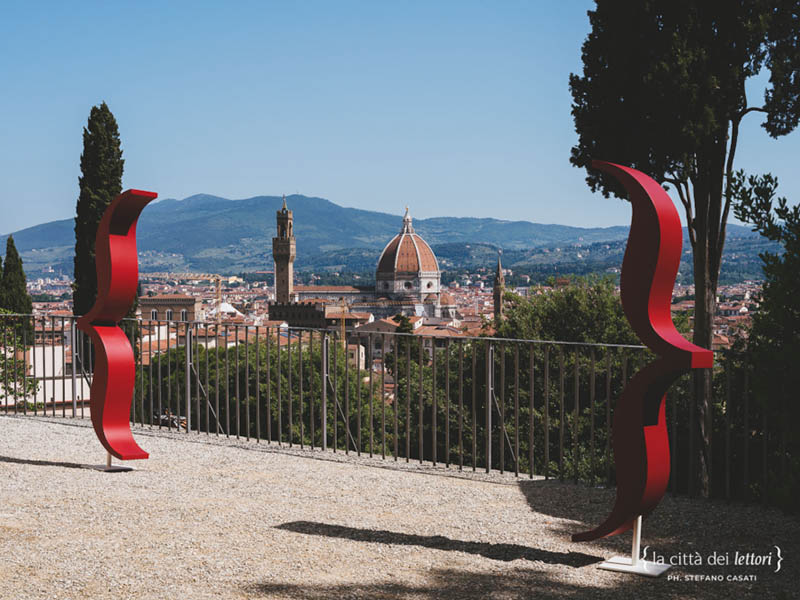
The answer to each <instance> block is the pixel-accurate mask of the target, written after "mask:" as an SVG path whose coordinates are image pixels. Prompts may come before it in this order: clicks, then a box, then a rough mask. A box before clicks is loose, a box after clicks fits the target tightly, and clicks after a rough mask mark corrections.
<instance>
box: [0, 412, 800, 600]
mask: <svg viewBox="0 0 800 600" xmlns="http://www.w3.org/2000/svg"><path fill="white" fill-rule="evenodd" d="M134 433H135V435H136V437H137V439H138V440H139V441H140V443H141V445H142V447H143V448H145V449H146V450H148V451H149V452H150V453H151V458H150V459H149V460H147V461H143V462H141V463H138V464H137V466H138V467H139V469H140V470H137V471H134V472H130V473H116V474H111V473H101V472H97V471H92V470H88V469H82V468H79V467H80V465H81V464H82V463H88V462H97V463H100V462H102V461H103V458H104V455H103V454H102V452H101V450H102V449H101V447H100V446H99V444H98V442H97V440H96V438H95V436H94V432H93V431H92V429H91V427H90V426H89V423H88V422H87V421H80V420H73V419H60V418H59V419H53V418H49V419H42V418H38V419H36V418H31V417H0V482H2V483H0V557H1V558H0V565H2V567H1V568H2V574H1V575H0V598H8V599H13V600H17V599H25V598H47V599H51V598H115V599H118V598H137V599H150V598H159V599H161V598H171V599H183V598H297V599H300V598H302V599H311V600H328V599H331V600H332V599H339V598H420V599H426V600H429V599H438V598H445V599H449V598H453V599H462V598H730V597H732V596H736V597H737V600H738V599H739V598H748V597H763V598H781V597H784V598H791V597H796V596H794V595H793V594H794V593H795V592H796V584H797V581H799V580H800V573H799V572H798V571H799V569H798V566H799V565H800V560H799V559H798V557H799V556H800V543H798V541H797V540H798V536H800V525H798V522H797V521H796V520H793V519H790V518H788V517H786V516H785V515H783V514H782V513H781V512H779V511H775V510H764V509H761V508H760V507H756V506H744V505H728V504H726V503H723V502H704V501H699V500H689V499H685V498H671V497H667V498H665V499H664V501H663V502H662V503H661V505H660V506H659V508H658V509H657V511H656V513H655V514H654V515H653V517H652V518H651V519H649V520H648V521H646V522H645V526H644V541H643V545H649V546H650V551H651V552H652V550H653V549H655V550H656V551H658V552H659V553H661V554H663V555H667V556H669V555H672V554H677V553H691V554H692V555H694V553H695V552H697V553H699V555H700V556H702V557H703V558H704V560H705V559H707V557H708V556H709V555H710V554H711V553H712V552H714V551H717V552H720V553H723V554H724V553H726V552H727V553H729V554H730V555H731V557H732V556H733V553H734V552H736V551H739V552H740V553H744V552H757V553H769V552H770V551H772V553H773V558H772V560H773V561H776V559H777V557H776V556H775V553H776V551H775V548H774V546H775V545H778V546H780V548H781V551H782V555H783V557H784V561H783V563H782V566H781V570H780V572H778V573H774V572H773V571H774V570H775V563H774V562H773V565H772V567H766V568H765V567H744V566H728V567H709V566H705V565H704V566H702V567H701V566H687V567H679V568H676V569H673V570H672V571H671V573H673V574H674V575H677V576H680V577H681V578H683V577H685V576H686V575H701V574H703V575H720V574H721V575H722V576H723V579H724V578H725V577H726V576H728V575H747V574H754V575H756V576H757V577H758V579H757V580H756V581H755V582H726V581H722V582H716V581H713V582H710V581H705V582H697V581H683V580H681V581H669V580H667V579H666V577H662V578H661V579H658V580H649V579H643V578H636V577H633V576H626V575H621V574H615V573H609V572H605V571H601V570H598V569H597V568H596V567H595V566H594V563H596V562H598V561H600V560H601V559H603V558H605V557H608V556H611V555H613V554H615V553H625V552H627V551H629V544H630V536H628V535H626V536H618V537H617V538H613V539H611V540H606V541H602V542H599V543H591V544H573V543H571V542H570V541H569V536H570V534H571V533H573V532H575V531H579V530H582V529H584V528H586V527H588V526H591V525H594V524H596V523H597V522H599V521H600V520H601V519H602V518H603V517H604V516H605V514H606V512H607V510H608V509H609V508H610V505H611V502H612V500H613V490H604V489H591V488H588V487H586V486H583V485H572V484H567V483H565V484H561V483H558V482H553V481H528V480H524V479H520V480H516V479H515V478H513V477H509V476H500V475H494V476H492V477H490V478H488V479H487V478H485V477H481V476H476V477H473V476H470V475H467V476H462V477H457V476H449V475H447V474H442V472H441V470H437V471H433V470H432V469H430V468H427V469H425V468H423V469H422V470H419V469H418V468H417V467H413V466H408V467H406V466H404V468H396V467H394V466H392V465H391V464H389V465H384V464H383V463H382V462H381V461H380V459H372V460H371V461H370V460H369V459H363V458H362V459H360V460H359V459H356V458H353V457H351V458H344V457H341V456H339V455H337V456H336V457H335V458H334V457H333V455H332V454H330V453H328V454H323V453H321V452H320V451H315V452H314V453H311V452H310V451H308V450H306V451H302V452H301V451H297V450H288V449H278V448H276V447H275V445H274V444H273V445H271V446H267V445H266V444H264V443H263V442H262V443H261V444H258V445H257V444H255V443H254V442H237V441H235V440H226V439H224V438H221V439H217V438H214V437H209V436H205V435H200V436H196V435H188V436H187V435H186V434H174V433H173V434H169V433H166V432H158V431H150V430H148V429H141V428H137V429H136V430H135V431H134ZM387 462H390V461H387ZM387 466H388V467H390V468H376V467H387Z"/></svg>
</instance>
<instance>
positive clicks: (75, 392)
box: [69, 319, 78, 419]
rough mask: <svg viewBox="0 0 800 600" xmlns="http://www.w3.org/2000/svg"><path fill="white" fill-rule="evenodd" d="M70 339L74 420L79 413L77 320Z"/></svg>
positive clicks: (73, 324)
mask: <svg viewBox="0 0 800 600" xmlns="http://www.w3.org/2000/svg"><path fill="white" fill-rule="evenodd" d="M69 337H70V344H71V346H72V349H71V352H72V418H73V419H74V418H75V415H76V413H77V412H78V374H77V372H76V369H77V368H78V352H77V345H78V335H77V332H76V327H75V319H72V321H71V323H70V327H69Z"/></svg>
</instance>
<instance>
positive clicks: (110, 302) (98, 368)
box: [77, 190, 158, 460]
mask: <svg viewBox="0 0 800 600" xmlns="http://www.w3.org/2000/svg"><path fill="white" fill-rule="evenodd" d="M157 196H158V194H155V193H153V192H144V191H141V190H127V191H125V192H123V193H122V194H120V195H119V196H117V197H116V198H114V200H113V201H112V202H111V204H110V205H109V206H108V208H106V211H105V213H103V218H102V219H101V221H100V225H99V227H98V228H97V238H96V242H95V255H96V267H97V300H95V303H94V306H93V307H92V309H91V310H90V311H89V312H88V313H87V314H86V315H84V316H83V317H81V318H80V319H79V320H78V323H77V325H78V328H79V329H80V330H81V331H83V332H84V333H86V334H88V335H89V337H90V338H91V340H92V345H93V346H94V349H95V364H94V378H93V379H92V387H91V400H90V405H91V410H92V425H93V426H94V430H95V433H96V434H97V437H98V438H99V439H100V443H101V444H103V447H104V448H105V449H106V450H108V452H109V454H111V455H113V456H116V457H117V458H119V459H121V460H130V459H136V458H147V457H148V456H149V455H148V454H147V452H145V451H144V450H142V449H141V448H140V447H139V445H138V444H137V443H136V442H135V441H134V439H133V435H132V434H131V427H130V410H131V400H132V398H133V386H134V382H135V377H136V366H135V363H134V356H133V349H132V348H131V344H130V342H129V341H128V338H127V337H126V335H125V333H124V332H123V331H122V329H121V328H120V327H119V325H118V323H119V321H120V320H121V319H122V318H123V317H124V316H125V315H126V314H127V312H128V310H129V309H130V307H131V304H133V301H134V299H135V297H136V287H137V285H138V282H139V259H138V256H137V254H136V221H137V220H138V219H139V215H140V214H141V212H142V209H144V207H145V206H147V204H148V203H149V202H151V201H152V200H154V199H155V198H156V197H157Z"/></svg>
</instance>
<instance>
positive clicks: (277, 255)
mask: <svg viewBox="0 0 800 600" xmlns="http://www.w3.org/2000/svg"><path fill="white" fill-rule="evenodd" d="M293 221H294V218H293V216H292V211H290V210H289V209H287V208H286V195H284V196H283V208H281V209H280V210H279V211H278V213H277V222H278V235H277V237H274V238H272V258H273V260H274V261H275V301H276V302H281V303H289V302H290V301H291V299H292V293H293V292H294V258H295V256H296V255H297V250H296V248H295V240H294V227H293V225H294V224H293Z"/></svg>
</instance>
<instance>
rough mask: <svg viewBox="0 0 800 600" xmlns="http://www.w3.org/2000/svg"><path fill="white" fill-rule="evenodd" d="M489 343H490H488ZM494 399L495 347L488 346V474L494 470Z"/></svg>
mask: <svg viewBox="0 0 800 600" xmlns="http://www.w3.org/2000/svg"><path fill="white" fill-rule="evenodd" d="M487 343H488V342H487ZM493 397H494V346H492V344H488V345H487V346H486V444H485V446H486V472H487V473H489V472H490V471H491V470H492V398H493Z"/></svg>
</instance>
